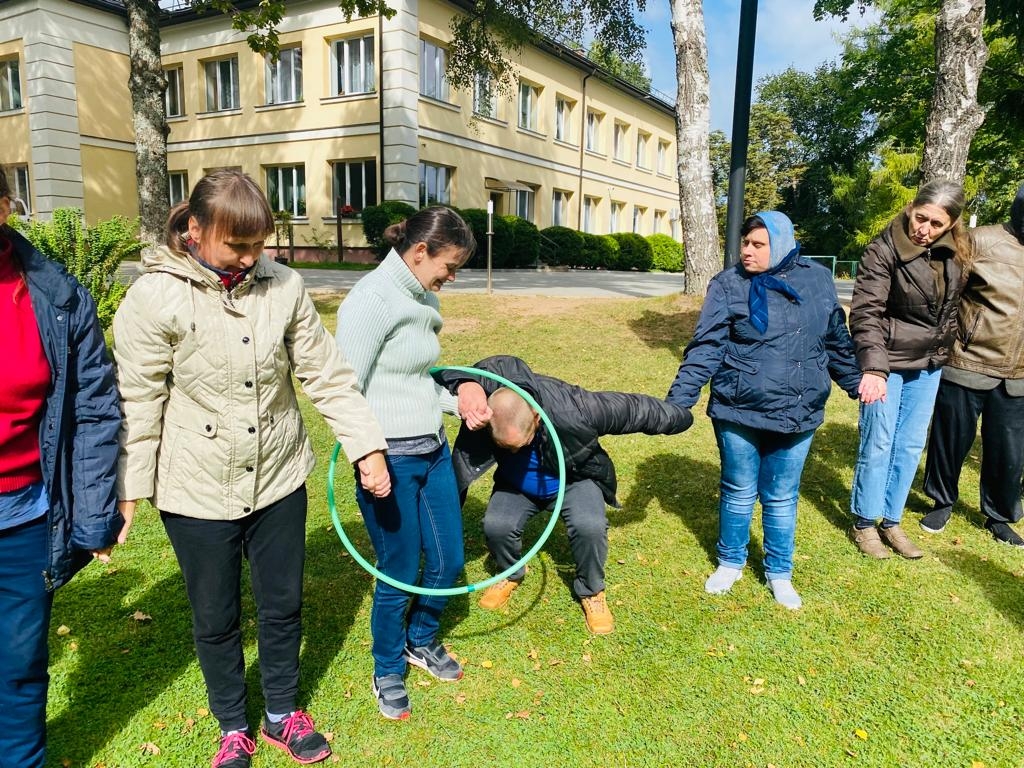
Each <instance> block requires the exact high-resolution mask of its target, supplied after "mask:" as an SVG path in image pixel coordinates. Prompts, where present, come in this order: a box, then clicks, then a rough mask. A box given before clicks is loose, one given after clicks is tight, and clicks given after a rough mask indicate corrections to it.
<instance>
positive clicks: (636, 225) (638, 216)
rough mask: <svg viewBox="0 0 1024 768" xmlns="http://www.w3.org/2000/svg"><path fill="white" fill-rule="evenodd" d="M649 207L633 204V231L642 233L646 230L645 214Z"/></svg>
mask: <svg viewBox="0 0 1024 768" xmlns="http://www.w3.org/2000/svg"><path fill="white" fill-rule="evenodd" d="M646 213H647V209H646V208H644V207H643V206H640V205H634V206H633V233H634V234H637V235H642V234H643V233H644V232H643V230H644V215H645V214H646Z"/></svg>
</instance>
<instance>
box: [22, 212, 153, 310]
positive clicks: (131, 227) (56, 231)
mask: <svg viewBox="0 0 1024 768" xmlns="http://www.w3.org/2000/svg"><path fill="white" fill-rule="evenodd" d="M17 226H18V228H19V229H21V230H22V232H23V233H24V235H25V237H27V238H28V239H29V241H30V242H31V243H32V245H34V246H35V247H36V248H37V249H38V250H39V252H40V253H41V254H43V255H44V256H46V257H47V258H48V259H52V260H53V261H57V262H60V263H61V264H63V265H64V267H65V268H66V269H67V271H68V272H69V273H70V274H72V275H74V276H75V278H76V279H77V280H78V282H80V283H81V284H82V286H83V287H84V288H85V289H86V290H87V291H89V293H91V294H92V298H93V300H94V301H95V302H96V314H97V315H98V316H99V319H100V325H101V326H102V327H103V328H104V329H106V328H108V327H110V324H111V323H112V322H113V320H114V312H116V311H117V307H118V305H120V303H121V299H123V298H124V294H125V292H126V291H127V290H128V286H127V285H125V284H124V283H122V282H120V280H118V277H117V275H118V269H119V267H120V265H121V261H122V259H125V258H127V257H129V256H134V255H136V254H138V253H139V251H141V250H142V243H141V242H140V241H139V221H138V219H126V218H124V217H123V216H114V217H113V218H111V219H107V220H106V221H99V222H97V223H96V225H95V226H92V227H86V226H84V225H83V224H82V212H81V211H80V210H78V209H77V208H57V209H56V210H54V212H53V216H52V217H51V219H50V221H38V220H34V221H31V222H28V223H25V222H18V224H17Z"/></svg>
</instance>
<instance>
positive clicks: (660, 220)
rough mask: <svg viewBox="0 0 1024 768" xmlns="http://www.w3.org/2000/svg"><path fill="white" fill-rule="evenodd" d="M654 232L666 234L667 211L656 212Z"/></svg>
mask: <svg viewBox="0 0 1024 768" xmlns="http://www.w3.org/2000/svg"><path fill="white" fill-rule="evenodd" d="M654 232H655V234H661V235H664V234H666V232H665V211H655V212H654Z"/></svg>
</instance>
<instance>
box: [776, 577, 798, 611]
mask: <svg viewBox="0 0 1024 768" xmlns="http://www.w3.org/2000/svg"><path fill="white" fill-rule="evenodd" d="M768 585H769V586H770V587H771V588H772V594H774V595H775V602H777V603H779V605H784V606H786V607H787V608H789V609H790V610H791V611H795V610H797V609H798V608H799V607H800V606H801V605H803V601H801V600H800V595H798V594H797V593H796V590H795V589H793V582H792V581H790V580H789V579H769V580H768Z"/></svg>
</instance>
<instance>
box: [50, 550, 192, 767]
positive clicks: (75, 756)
mask: <svg viewBox="0 0 1024 768" xmlns="http://www.w3.org/2000/svg"><path fill="white" fill-rule="evenodd" d="M146 581H147V576H146V574H144V573H141V572H139V571H135V570H129V569H124V570H112V571H110V572H108V573H107V574H105V575H104V576H103V577H102V578H101V579H98V580H97V579H82V580H80V581H73V582H71V584H69V585H68V586H66V587H63V588H62V589H60V590H59V591H58V592H57V596H56V599H55V602H54V612H53V622H52V626H53V628H54V629H56V627H58V626H60V625H61V624H66V625H68V626H69V627H71V628H72V633H71V634H70V635H68V636H66V637H64V638H61V639H60V640H59V641H55V639H54V636H53V634H51V636H50V637H51V643H50V645H51V653H52V658H53V660H54V661H55V660H58V659H60V658H62V657H63V656H65V655H66V654H70V653H76V654H77V656H78V658H77V661H76V662H75V665H74V668H73V669H72V670H71V672H70V673H69V675H68V679H67V681H66V683H65V685H64V688H65V695H66V698H67V700H68V701H67V705H66V707H65V708H64V710H63V711H62V712H61V713H60V714H59V715H58V716H57V717H56V718H55V719H53V720H52V721H51V722H50V723H49V724H48V732H49V739H48V751H49V753H50V756H51V758H52V759H53V760H54V761H61V760H65V759H67V760H70V761H71V763H72V764H74V765H87V764H90V761H91V758H92V756H93V755H94V754H95V753H96V752H98V751H99V750H100V749H102V748H103V747H104V746H105V745H106V744H107V743H108V742H109V741H110V740H111V738H113V737H114V736H115V735H116V734H117V733H118V732H119V731H121V730H122V729H123V728H124V727H125V726H126V725H127V724H128V723H129V722H130V721H131V720H132V718H133V717H134V716H135V713H136V712H137V711H138V710H140V709H142V708H144V707H146V706H147V705H148V704H149V703H150V702H151V701H152V700H153V699H154V698H156V697H158V696H160V695H161V694H162V693H163V692H164V690H165V689H166V688H168V687H169V686H171V685H173V684H174V682H175V681H176V680H177V679H178V678H179V677H180V676H181V675H182V673H183V672H184V670H185V669H186V667H188V665H189V664H191V663H192V661H193V660H194V659H195V652H194V650H193V645H192V614H191V609H190V608H189V604H188V599H187V598H186V596H185V585H184V583H183V582H182V579H181V574H180V572H178V571H177V570H175V572H174V573H172V574H170V575H168V576H165V577H164V578H162V579H160V580H159V581H157V582H155V583H154V584H153V585H152V586H151V587H150V588H149V589H147V590H146V592H145V593H144V594H142V595H141V596H140V597H138V598H135V599H133V600H132V601H131V604H130V605H125V599H126V596H127V595H128V594H129V593H130V592H131V591H132V590H133V589H134V588H136V587H137V586H138V584H139V583H140V582H142V583H145V582H146ZM135 611H141V612H142V613H144V614H146V615H147V616H150V617H152V618H151V619H145V620H136V619H134V618H133V613H134V612H135ZM72 642H73V643H75V644H76V646H77V648H76V649H74V650H72V647H71V643H72ZM201 704H205V700H204V701H203V702H201ZM199 705H200V702H197V706H199ZM57 764H59V763H57Z"/></svg>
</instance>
